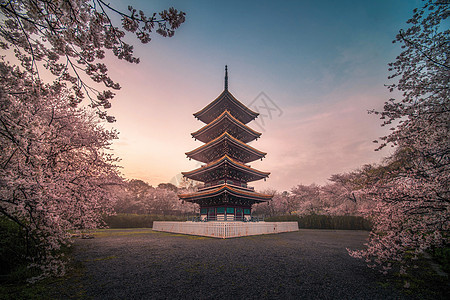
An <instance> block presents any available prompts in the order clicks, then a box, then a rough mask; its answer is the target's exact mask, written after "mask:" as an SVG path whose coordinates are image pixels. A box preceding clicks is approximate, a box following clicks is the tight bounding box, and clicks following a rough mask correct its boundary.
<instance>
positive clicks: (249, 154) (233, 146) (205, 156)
mask: <svg viewBox="0 0 450 300" xmlns="http://www.w3.org/2000/svg"><path fill="white" fill-rule="evenodd" d="M266 154H267V153H265V152H262V151H259V150H257V149H255V148H253V147H252V146H249V145H247V144H245V143H243V142H241V141H240V140H238V139H236V138H234V137H233V136H231V135H230V134H229V133H228V132H224V133H222V134H221V135H220V136H218V137H217V138H215V139H214V140H212V141H210V142H208V143H206V144H204V145H202V146H200V147H198V148H196V149H194V150H192V151H189V152H186V155H187V157H189V158H192V159H195V160H198V161H201V162H204V163H208V162H211V161H213V160H216V159H218V158H220V157H222V156H223V155H228V156H230V157H232V158H234V159H236V160H238V161H241V162H244V163H248V162H252V161H255V160H257V159H262V158H263V157H265V156H266Z"/></svg>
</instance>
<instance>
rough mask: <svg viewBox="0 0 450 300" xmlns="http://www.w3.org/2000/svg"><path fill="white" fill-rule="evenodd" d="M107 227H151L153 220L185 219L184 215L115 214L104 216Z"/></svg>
mask: <svg viewBox="0 0 450 300" xmlns="http://www.w3.org/2000/svg"><path fill="white" fill-rule="evenodd" d="M104 221H105V223H106V225H107V226H108V227H109V228H151V227H153V221H186V217H184V216H162V215H138V214H117V215H114V216H107V217H104Z"/></svg>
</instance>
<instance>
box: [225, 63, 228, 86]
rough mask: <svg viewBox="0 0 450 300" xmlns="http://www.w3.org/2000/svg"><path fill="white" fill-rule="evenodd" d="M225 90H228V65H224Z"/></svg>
mask: <svg viewBox="0 0 450 300" xmlns="http://www.w3.org/2000/svg"><path fill="white" fill-rule="evenodd" d="M225 91H228V66H227V65H225Z"/></svg>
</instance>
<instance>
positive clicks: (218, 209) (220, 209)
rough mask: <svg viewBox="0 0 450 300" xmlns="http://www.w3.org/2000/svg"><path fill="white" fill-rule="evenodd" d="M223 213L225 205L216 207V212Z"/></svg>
mask: <svg viewBox="0 0 450 300" xmlns="http://www.w3.org/2000/svg"><path fill="white" fill-rule="evenodd" d="M224 213H225V207H218V208H217V214H224Z"/></svg>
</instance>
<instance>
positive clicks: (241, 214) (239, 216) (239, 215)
mask: <svg viewBox="0 0 450 300" xmlns="http://www.w3.org/2000/svg"><path fill="white" fill-rule="evenodd" d="M243 219H244V211H243V209H242V208H240V207H238V208H236V220H239V221H242V220H243Z"/></svg>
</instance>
